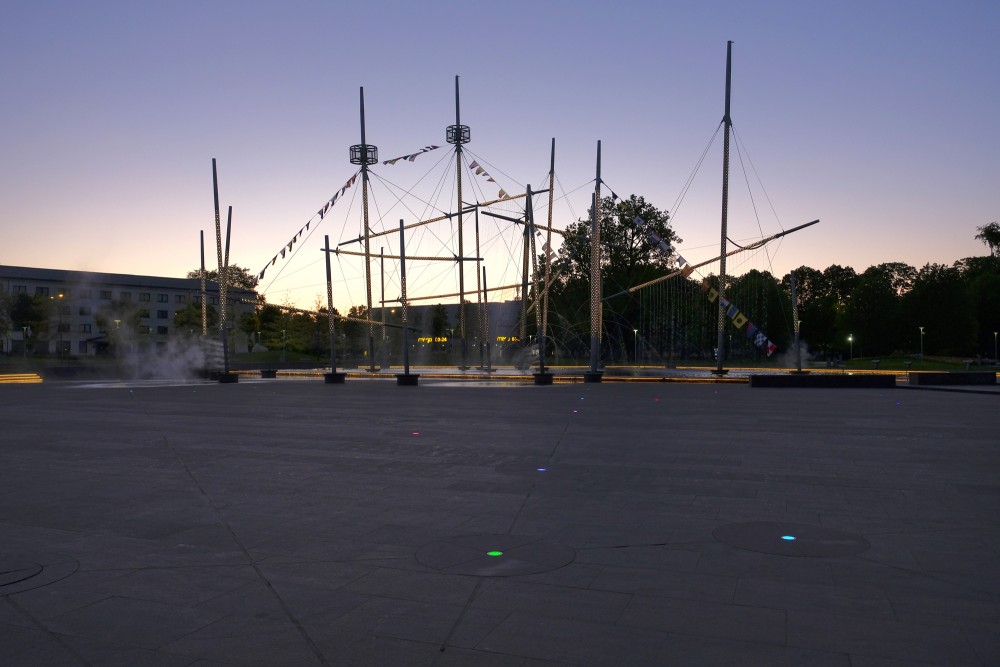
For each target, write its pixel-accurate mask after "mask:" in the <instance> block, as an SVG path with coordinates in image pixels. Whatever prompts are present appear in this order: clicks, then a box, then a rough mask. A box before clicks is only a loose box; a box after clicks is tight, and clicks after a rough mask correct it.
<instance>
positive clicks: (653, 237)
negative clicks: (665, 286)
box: [615, 195, 694, 278]
mask: <svg viewBox="0 0 1000 667" xmlns="http://www.w3.org/2000/svg"><path fill="white" fill-rule="evenodd" d="M615 196H616V197H617V195H615ZM632 224H634V225H635V226H636V227H638V228H639V230H640V231H641V232H643V233H644V234H645V235H646V238H647V239H649V242H650V243H651V244H653V245H654V246H656V248H657V249H658V250H659V251H660V253H661V254H662V255H663V256H664V257H666V258H667V259H669V260H670V261H671V262H672V263H676V264H677V268H679V269H680V270H681V275H682V276H684V277H685V278H687V277H688V276H690V275H691V274H692V273H693V272H694V267H693V266H691V264H690V263H688V261H687V260H686V259H684V258H683V257H681V255H680V253H679V252H675V251H674V249H673V248H671V247H670V244H669V243H667V242H666V241H664V240H663V237H661V236H660V235H659V234H657V233H656V229H655V228H654V227H653V225H651V224H647V223H646V221H645V220H643V219H642V218H640V217H639V216H635V217H634V218H633V219H632Z"/></svg>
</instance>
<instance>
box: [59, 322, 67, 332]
mask: <svg viewBox="0 0 1000 667" xmlns="http://www.w3.org/2000/svg"><path fill="white" fill-rule="evenodd" d="M57 328H58V331H59V333H69V322H60V323H59V325H58V327H57Z"/></svg>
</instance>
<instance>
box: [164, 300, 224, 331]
mask: <svg viewBox="0 0 1000 667" xmlns="http://www.w3.org/2000/svg"><path fill="white" fill-rule="evenodd" d="M205 319H206V321H207V323H208V331H209V333H210V334H211V333H214V332H217V331H218V326H219V311H217V310H216V309H215V307H214V306H209V307H208V312H207V313H206V316H205ZM174 328H176V329H177V330H178V331H187V332H191V333H194V334H195V335H199V336H200V335H201V304H198V303H188V304H187V305H186V306H184V308H183V309H182V310H178V311H177V312H176V313H174Z"/></svg>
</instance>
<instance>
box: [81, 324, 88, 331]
mask: <svg viewBox="0 0 1000 667" xmlns="http://www.w3.org/2000/svg"><path fill="white" fill-rule="evenodd" d="M80 333H90V325H89V324H81V325H80Z"/></svg>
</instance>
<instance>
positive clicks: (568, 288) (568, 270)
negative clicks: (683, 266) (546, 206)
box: [529, 195, 680, 358]
mask: <svg viewBox="0 0 1000 667" xmlns="http://www.w3.org/2000/svg"><path fill="white" fill-rule="evenodd" d="M600 207H601V283H602V286H603V287H602V289H603V293H604V294H605V295H606V296H607V295H612V294H615V293H618V292H622V291H624V290H627V289H628V288H630V287H633V286H635V285H638V284H640V283H643V282H646V281H648V280H651V279H653V278H656V277H659V276H661V275H663V274H664V273H667V272H669V271H670V270H671V269H673V268H675V267H676V257H675V256H673V254H672V250H673V247H674V245H675V244H676V243H679V242H680V239H678V238H677V236H676V234H674V231H673V230H672V229H671V228H670V224H669V222H670V216H669V215H668V213H667V212H666V211H661V210H659V209H657V208H656V207H655V206H653V205H652V204H650V203H649V202H647V201H646V200H645V199H644V198H643V197H640V196H637V195H631V196H630V197H628V199H623V200H614V199H612V198H611V197H604V198H602V199H601V204H600ZM592 215H593V211H590V212H589V214H588V217H587V218H586V219H581V220H578V221H577V222H575V223H572V224H571V225H570V226H569V227H568V228H567V229H566V233H565V236H564V238H563V243H562V245H561V246H560V248H559V252H558V254H557V256H556V258H555V259H554V260H553V262H552V270H553V276H554V282H553V283H552V286H551V288H550V293H549V303H550V310H551V311H552V312H553V313H555V314H556V315H555V316H554V317H552V318H551V319H552V321H553V325H554V327H557V328H558V338H559V343H560V345H562V346H563V347H564V348H566V349H567V350H569V351H570V353H571V354H573V355H577V356H582V355H583V354H585V350H586V349H587V348H588V346H589V337H590V264H591V262H590V238H591V237H590V228H591V217H592ZM636 216H639V217H640V218H642V220H643V221H644V222H645V223H646V225H647V226H648V227H649V228H651V229H652V230H653V231H654V232H655V233H656V234H657V235H658V236H659V237H660V238H661V239H663V241H664V242H665V243H666V244H667V246H668V247H669V249H670V250H671V252H668V253H664V252H662V251H661V249H660V248H658V247H657V246H656V245H655V244H654V243H653V242H652V241H651V240H650V238H649V237H648V236H647V235H646V233H645V232H644V231H643V230H641V229H639V228H638V227H637V226H636V225H635V223H634V222H633V220H634V218H635V217H636ZM541 265H542V261H541V260H540V261H539V266H541ZM603 310H604V315H605V317H604V326H605V327H606V328H607V334H608V335H607V336H606V339H605V345H606V346H608V348H609V349H608V351H609V352H611V354H612V356H614V357H616V358H621V357H623V356H625V354H626V353H628V354H631V353H632V350H634V345H633V342H634V341H633V339H634V336H635V334H634V333H633V330H634V328H636V327H637V326H638V325H637V323H638V322H639V318H640V311H641V302H640V299H639V297H638V296H637V295H635V294H629V295H624V296H621V297H616V298H613V299H609V300H607V301H605V302H604V308H603ZM529 328H530V327H529Z"/></svg>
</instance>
